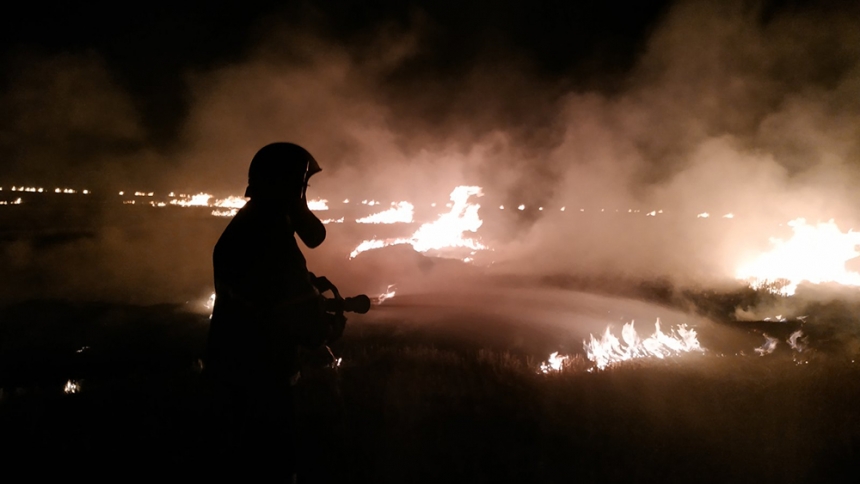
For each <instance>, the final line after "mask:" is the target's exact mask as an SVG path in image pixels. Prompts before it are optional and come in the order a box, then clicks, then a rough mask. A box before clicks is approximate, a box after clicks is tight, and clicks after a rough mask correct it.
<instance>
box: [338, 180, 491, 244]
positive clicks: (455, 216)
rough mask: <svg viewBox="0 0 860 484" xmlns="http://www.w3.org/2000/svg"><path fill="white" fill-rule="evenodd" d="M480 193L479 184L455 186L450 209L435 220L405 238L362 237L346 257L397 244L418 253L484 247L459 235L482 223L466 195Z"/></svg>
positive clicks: (480, 194)
mask: <svg viewBox="0 0 860 484" xmlns="http://www.w3.org/2000/svg"><path fill="white" fill-rule="evenodd" d="M483 195H484V194H483V192H482V190H481V187H475V186H459V187H457V188H455V189H454V191H452V192H451V197H450V199H451V202H452V204H451V210H450V211H449V212H448V213H445V214H442V215H440V216H439V218H438V219H437V220H436V221H435V222H430V223H426V224H424V225H422V226H421V227H419V228H418V230H417V231H415V233H414V234H412V236H411V237H408V238H396V239H386V240H379V239H371V240H365V241H364V242H362V243H361V244H359V245H358V247H356V248H355V249H354V250H353V251H352V252H351V253H350V254H349V258H350V259H352V258H355V257H356V256H357V255H358V254H360V253H362V252H365V251H368V250H372V249H380V248H382V247H387V246H390V245H398V244H410V245H412V247H413V248H414V249H415V250H417V251H418V252H427V251H429V250H439V249H445V248H454V247H460V248H469V249H472V250H473V251H474V250H481V249H485V248H486V247H485V246H483V245H482V244H481V243H479V242H477V241H475V240H473V239H470V238H464V237H463V232H466V231H469V232H476V231H477V230H478V228H480V227H481V225H482V224H483V221H482V220H481V218H480V217H479V216H478V209H480V208H481V206H480V205H477V204H472V203H469V198H470V197H472V196H479V197H480V196H483Z"/></svg>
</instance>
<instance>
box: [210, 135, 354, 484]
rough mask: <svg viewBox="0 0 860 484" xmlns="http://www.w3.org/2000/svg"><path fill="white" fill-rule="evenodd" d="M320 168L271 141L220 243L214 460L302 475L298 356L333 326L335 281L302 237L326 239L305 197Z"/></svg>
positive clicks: (213, 343) (313, 241)
mask: <svg viewBox="0 0 860 484" xmlns="http://www.w3.org/2000/svg"><path fill="white" fill-rule="evenodd" d="M320 171H321V169H320V166H319V164H318V163H317V161H316V160H315V159H314V157H313V156H311V154H310V153H309V152H308V151H307V150H305V149H304V148H302V147H300V146H298V145H296V144H292V143H283V142H279V143H272V144H269V145H267V146H264V147H263V148H262V149H260V150H259V151H258V152H257V154H256V155H255V156H254V158H253V159H252V161H251V165H250V168H249V171H248V188H247V191H246V192H245V196H246V197H248V198H249V201H248V202H247V204H246V205H245V206H244V207H243V208H242V209H241V210H239V212H238V213H237V214H236V216H235V217H234V218H233V220H232V221H231V222H230V224H229V225H228V226H227V228H226V229H225V230H224V232H223V234H222V235H221V237H220V239H219V240H218V243H217V244H216V245H215V250H214V254H213V265H214V275H215V295H216V298H215V307H214V309H213V312H212V320H211V325H210V329H209V335H208V341H207V349H206V361H205V373H206V374H207V375H208V380H209V381H211V382H212V383H213V385H214V388H215V389H216V395H217V400H218V402H219V405H218V408H219V411H218V412H216V415H218V417H216V420H217V421H216V422H215V425H214V426H215V433H214V434H213V442H212V443H211V445H212V446H214V447H213V448H214V449H215V451H214V452H213V455H216V456H219V457H218V459H219V460H220V462H216V463H215V464H216V465H220V464H229V463H236V464H237V465H240V466H242V467H244V468H245V469H254V470H255V471H259V472H261V473H262V472H263V471H265V470H267V469H268V470H272V469H274V470H277V472H278V474H279V475H282V476H283V475H284V473H285V472H287V473H289V474H287V475H293V476H294V475H295V474H294V472H295V468H296V463H295V461H294V460H295V455H296V452H295V450H296V449H295V434H296V422H295V417H294V411H293V388H292V384H294V383H295V381H296V378H297V376H298V370H299V365H298V357H297V352H298V348H299V346H308V347H313V346H315V345H317V346H318V345H320V344H322V343H323V342H324V341H325V339H326V334H327V332H328V331H330V328H327V327H325V324H324V321H323V320H324V318H322V315H323V314H324V313H323V308H322V306H321V305H322V300H321V298H320V291H324V290H325V289H326V286H327V285H329V283H328V281H327V280H326V279H325V278H316V277H315V276H314V275H313V274H312V273H310V272H309V271H308V268H307V264H306V261H305V258H304V256H303V254H302V251H301V250H300V248H299V245H298V243H297V240H296V237H295V235H298V238H299V239H301V241H302V242H303V243H304V245H306V246H307V247H309V248H315V247H318V246H319V245H320V244H322V242H323V241H324V240H325V237H326V230H325V225H323V223H322V222H321V221H320V220H319V219H318V218H317V217H316V216H315V215H314V214H313V213H312V212H311V211H310V209H309V208H308V205H307V195H306V193H307V187H308V180H309V179H310V177H311V176H313V175H314V174H316V173H318V172H320ZM341 330H342V328H341ZM276 475H277V474H276Z"/></svg>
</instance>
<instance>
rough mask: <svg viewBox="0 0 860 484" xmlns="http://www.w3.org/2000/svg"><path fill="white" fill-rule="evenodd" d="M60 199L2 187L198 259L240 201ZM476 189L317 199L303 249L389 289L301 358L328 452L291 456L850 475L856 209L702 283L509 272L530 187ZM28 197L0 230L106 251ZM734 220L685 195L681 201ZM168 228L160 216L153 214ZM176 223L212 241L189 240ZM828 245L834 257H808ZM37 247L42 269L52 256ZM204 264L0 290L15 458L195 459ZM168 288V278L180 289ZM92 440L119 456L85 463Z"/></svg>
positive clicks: (364, 288) (594, 478)
mask: <svg viewBox="0 0 860 484" xmlns="http://www.w3.org/2000/svg"><path fill="white" fill-rule="evenodd" d="M17 191H18V187H16V192H17ZM48 196H51V197H59V196H61V194H60V192H56V191H53V192H49V191H46V190H43V194H42V195H39V192H38V190H36V191H26V190H25V191H24V194H23V196H22V202H21V203H20V204H17V205H15V206H14V207H7V208H10V209H12V210H28V209H29V210H32V211H33V212H30V214H32V213H42V214H52V213H54V212H56V211H65V212H64V213H67V214H69V215H74V214H75V213H78V214H80V213H87V212H88V211H95V212H100V216H101V217H103V219H104V220H109V221H110V223H111V227H112V228H111V229H110V230H109V231H107V232H108V233H110V234H111V237H115V238H118V239H119V240H125V241H132V240H134V236H135V235H137V236H141V235H143V236H144V239H143V240H140V241H138V243H139V244H141V245H147V244H153V243H154V244H160V245H156V248H157V251H163V250H167V247H172V250H174V251H176V254H177V256H179V257H183V258H191V257H196V258H199V259H200V262H199V263H200V265H201V267H200V272H201V273H204V272H206V271H207V270H208V269H209V268H208V266H207V264H208V260H205V259H208V254H209V251H207V250H206V247H211V244H213V243H214V240H215V239H216V238H217V236H218V234H219V233H220V231H221V230H222V229H223V227H224V224H225V223H226V221H227V220H229V219H228V218H225V217H224V216H223V214H222V212H221V211H222V210H235V209H238V208H240V207H241V205H242V202H244V200H243V199H241V198H239V197H229V198H224V199H218V198H216V197H212V196H210V195H195V196H180V195H176V194H170V195H168V196H167V198H166V201H165V202H161V201H159V200H157V199H156V195H155V194H153V195H149V194H148V193H144V192H139V194H138V195H134V196H132V197H126V196H125V195H124V194H120V195H111V196H110V197H102V198H99V199H98V200H97V203H95V205H93V203H94V202H93V199H90V198H87V197H86V196H84V195H83V194H82V193H77V194H68V193H67V194H64V196H78V197H80V198H78V199H75V200H74V201H73V202H68V200H69V199H65V200H62V199H56V198H54V199H48V198H45V197H48ZM87 196H95V194H87ZM40 197H41V198H40ZM485 197H487V194H485V193H483V190H482V189H481V188H480V187H475V186H461V187H456V188H454V189H453V190H452V191H451V193H450V197H449V199H448V200H440V201H439V202H433V205H434V206H427V207H423V208H424V210H422V209H420V208H419V205H418V204H417V203H413V202H410V201H406V200H402V201H393V202H378V201H375V200H363V201H359V202H358V203H354V202H351V201H349V200H346V199H342V201H341V202H339V203H334V202H332V201H331V200H324V199H316V200H314V201H313V202H312V208H313V209H314V210H315V211H316V213H317V215H318V216H320V218H321V219H323V220H324V221H326V223H327V227H328V228H329V233H330V235H329V237H330V238H331V241H330V242H327V244H330V245H331V248H329V249H327V252H323V253H322V255H320V256H315V255H314V254H313V253H311V254H309V263H310V264H311V265H312V267H314V268H316V267H321V268H322V270H321V271H320V273H324V274H326V275H327V276H329V277H330V278H331V279H332V280H335V281H338V282H337V283H338V284H339V285H340V286H341V289H342V291H343V292H344V293H347V294H351V293H357V292H367V293H369V295H371V296H373V301H374V303H373V307H372V309H371V311H370V312H369V313H367V314H365V315H354V316H351V317H350V323H349V325H348V330H347V333H346V336H345V337H344V339H343V340H342V341H340V342H338V344H337V345H336V346H335V347H334V348H333V350H334V352H335V354H336V355H337V356H338V358H339V359H338V366H337V367H336V368H329V369H322V370H320V369H316V370H310V369H309V370H308V372H307V373H306V378H305V379H304V380H303V381H302V382H301V383H300V385H299V386H298V387H297V391H298V392H299V395H300V398H299V401H298V405H299V408H298V412H299V414H300V417H301V422H302V426H303V429H302V430H303V436H304V437H303V438H305V439H307V441H308V442H310V443H312V445H309V446H308V449H313V450H308V451H307V454H306V455H303V456H302V462H303V464H302V465H303V466H305V468H304V472H306V475H309V476H314V477H313V479H315V480H318V481H320V482H328V481H331V480H334V479H336V480H340V481H344V480H346V481H350V480H352V481H355V482H397V481H404V480H405V481H412V482H416V481H420V482H438V481H439V480H446V479H447V480H454V481H466V480H469V481H471V480H487V481H510V480H512V479H513V480H517V481H537V482H557V481H569V480H578V481H585V482H629V481H630V480H631V479H633V480H645V481H653V480H656V479H659V480H663V481H669V482H689V481H691V480H696V481H708V482H727V481H738V480H764V481H777V480H778V481H781V482H808V481H810V480H818V479H819V478H820V479H823V480H826V481H829V482H834V481H841V480H845V481H852V479H851V478H850V477H847V476H854V475H856V472H857V471H858V467H857V464H856V459H855V456H856V446H857V442H858V440H857V439H858V438H860V426H858V422H860V410H858V409H860V405H858V404H860V386H858V385H857V384H856V382H857V381H860V380H858V377H860V366H856V365H855V359H856V358H858V357H860V321H858V319H857V316H856V315H857V314H860V313H858V311H860V293H858V292H857V291H858V289H857V288H856V287H854V282H853V281H854V278H855V277H856V276H857V274H856V273H855V272H852V271H850V269H849V268H848V267H850V262H851V260H852V259H853V258H854V257H856V256H857V253H856V252H853V250H854V247H855V246H856V240H855V239H854V237H855V234H854V233H853V232H851V231H843V230H841V229H840V228H839V227H838V226H837V225H836V224H835V223H834V222H828V223H821V224H817V225H811V224H807V223H805V222H804V221H802V220H794V221H791V222H789V223H788V224H787V226H788V227H789V228H790V232H791V233H789V234H788V236H787V237H785V238H776V237H774V238H772V239H771V240H770V241H769V244H770V246H769V247H767V248H765V249H764V250H763V251H762V252H761V253H760V254H759V255H758V256H757V257H755V258H751V259H749V261H747V260H746V259H744V260H743V261H741V260H740V259H739V263H738V269H737V271H736V274H735V277H734V279H733V280H728V281H723V282H722V283H721V284H719V285H716V284H715V285H713V286H704V285H692V284H690V285H682V284H679V283H677V282H674V281H671V280H669V279H664V278H643V277H630V276H625V275H624V274H610V273H606V274H603V275H597V274H588V273H584V274H580V275H576V274H570V273H567V274H565V273H547V274H543V275H540V274H534V273H532V274H523V273H521V272H516V271H513V272H512V271H510V270H509V267H510V266H509V265H508V264H509V262H508V261H506V260H505V259H504V254H499V252H500V248H503V247H504V245H501V244H500V242H499V240H500V239H495V240H494V239H493V238H492V237H483V233H484V232H483V230H486V229H490V231H492V229H493V224H496V226H497V227H503V226H508V225H507V224H509V223H512V222H511V220H506V219H505V218H504V217H505V216H506V215H504V214H507V213H512V214H513V215H512V216H513V217H517V216H520V215H522V214H523V213H524V212H526V208H525V207H523V208H522V209H519V208H516V207H515V208H514V211H513V212H511V211H510V210H509V209H507V208H502V207H500V206H492V205H490V206H488V205H489V204H484V203H483V201H484V200H485ZM57 200H61V201H62V202H63V204H65V205H62V208H58V206H57V205H55V203H56V202H57ZM129 200H131V201H134V202H135V203H127V202H128V201H129ZM223 200H230V202H229V204H230V205H227V204H226V203H225V202H224V201H223ZM141 202H142V203H141ZM506 210H508V212H506ZM549 210H556V211H557V212H558V215H562V214H564V216H568V217H570V218H569V221H570V222H569V223H581V224H592V223H597V222H595V221H594V219H598V222H599V223H600V224H602V225H607V224H610V225H611V224H627V225H629V226H634V227H638V228H637V230H639V232H638V233H637V234H636V235H638V236H641V237H643V238H648V237H650V236H651V235H652V234H649V233H648V231H647V230H656V231H662V230H664V228H665V226H664V225H660V224H659V223H655V224H653V225H652V226H650V227H647V226H642V225H637V222H638V221H639V220H647V221H649V222H659V217H660V216H666V217H667V216H670V215H671V214H668V213H666V212H663V213H660V212H657V211H654V212H653V213H652V212H651V211H647V212H644V211H643V210H636V211H634V210H630V211H628V212H618V213H617V214H616V213H614V212H613V213H611V214H607V213H606V212H602V213H601V212H597V213H594V214H587V213H585V212H584V211H579V210H578V209H577V210H572V209H569V208H567V207H564V210H562V207H538V209H537V211H538V212H547V211H549ZM22 215H23V214H20V213H18V214H17V215H16V213H15V212H11V211H10V212H6V213H4V216H6V217H9V218H8V220H10V223H9V224H8V225H7V227H16V225H15V224H16V223H17V224H18V225H17V229H15V230H14V231H13V230H11V229H9V230H7V231H6V232H5V240H4V242H3V243H4V245H5V247H6V248H7V250H11V249H12V248H13V247H15V246H16V244H25V243H26V244H27V245H28V246H29V247H30V249H29V250H31V251H33V253H34V254H37V255H38V257H36V256H35V255H34V256H33V257H34V259H33V260H37V259H38V258H44V260H50V261H56V260H59V258H60V257H68V256H69V255H70V254H75V256H76V257H80V258H81V259H82V261H83V262H84V263H90V264H98V263H97V262H96V261H95V260H94V259H87V258H88V257H92V255H91V254H90V253H88V252H89V251H93V252H92V254H99V255H103V254H105V253H106V251H105V250H103V247H100V246H101V245H102V244H105V243H107V241H108V240H109V239H105V238H104V237H105V233H104V232H105V229H104V228H87V227H86V224H82V223H81V222H76V223H78V224H79V225H78V226H76V227H74V228H72V227H67V228H64V229H58V227H61V225H53V226H50V227H51V230H50V231H49V230H48V228H47V227H39V226H37V225H36V224H33V222H32V220H33V218H31V217H26V216H24V217H22V218H21V219H16V218H15V217H16V216H18V217H21V216H22ZM738 216H740V214H738ZM589 217H591V218H589ZM64 218H66V217H64ZM601 218H602V220H601ZM66 219H67V220H68V218H66ZM25 221H26V222H25ZM732 221H733V219H729V218H723V217H719V218H717V217H714V218H706V217H696V216H695V215H693V216H691V217H689V223H690V224H703V223H705V224H721V226H723V227H724V226H725V225H726V224H731V223H732ZM142 227H143V228H144V229H142ZM155 228H159V229H160V230H158V231H157V232H155V233H156V234H157V235H158V236H157V237H150V236H149V235H147V233H148V231H151V230H154V229H155ZM177 230H183V232H182V234H187V233H191V232H193V233H195V234H196V236H197V237H198V238H199V239H200V242H199V243H197V244H195V245H194V246H193V247H191V248H188V249H186V250H183V249H182V247H175V246H174V245H173V244H174V242H173V240H175V239H174V238H172V237H171V233H175V231H177ZM182 236H183V237H184V236H185V235H182ZM162 237H163V238H166V239H167V240H166V241H163V242H158V238H162ZM93 246H96V247H99V250H97V251H96V250H94V249H92V247H93ZM840 248H841V249H840ZM848 248H851V250H848ZM139 250H141V251H142V249H141V248H140V246H138V245H135V246H134V250H133V252H134V253H138V254H141V253H145V252H138V251H139ZM502 250H504V249H502ZM198 251H199V252H198ZM819 252H822V253H826V254H827V255H828V257H830V258H833V259H834V262H831V263H829V265H824V264H823V262H819V263H813V264H810V263H809V262H808V260H809V259H808V258H809V257H813V256H811V255H810V254H816V253H819ZM123 253H124V254H126V255H128V253H127V252H123ZM152 253H153V254H157V253H158V252H152ZM7 254H8V252H7ZM836 258H842V260H841V261H835V259H836ZM186 260H188V259H186ZM111 263H114V262H111ZM158 263H164V262H158ZM846 263H847V264H849V265H846ZM187 265H188V262H186V266H187ZM828 267H829V268H830V269H831V271H830V272H825V271H824V270H825V269H826V268H828ZM32 269H33V268H32V267H31V270H32ZM103 269H104V267H103V266H102V270H103ZM6 270H7V271H8V270H10V269H9V266H7V269H6ZM41 270H42V271H44V272H42V273H40V274H38V275H39V277H40V278H45V277H49V276H51V275H52V276H53V277H58V276H61V275H62V274H58V273H56V272H54V273H51V272H50V271H47V269H46V268H42V269H41ZM808 271H811V272H808ZM7 277H9V278H12V279H14V278H15V277H17V278H18V285H19V289H20V290H22V291H23V290H24V289H26V287H27V284H28V283H29V282H30V281H31V280H30V279H28V276H27V275H26V274H23V273H19V274H15V275H10V274H7ZM42 280H44V279H42ZM206 280H208V278H201V281H200V283H199V284H198V285H197V286H196V287H195V288H194V289H193V290H192V291H189V292H188V293H187V295H182V293H181V291H180V290H178V289H177V288H181V287H182V286H181V285H173V284H171V283H170V281H169V280H161V281H156V282H153V284H158V285H162V286H164V287H161V288H156V289H153V290H152V291H151V292H150V293H149V296H148V297H152V298H155V301H157V300H158V298H164V300H163V301H161V302H160V303H159V304H153V302H150V301H143V302H141V303H134V304H131V303H128V302H118V301H110V300H104V301H98V300H97V299H94V298H92V297H89V298H88V297H87V296H86V294H88V291H91V288H79V287H75V288H71V289H73V290H75V291H81V292H79V295H78V296H74V295H73V294H72V293H57V294H54V295H51V297H42V298H18V299H17V300H14V299H10V300H9V301H7V302H6V303H5V305H4V306H3V308H2V310H0V321H2V327H0V330H2V336H3V337H2V341H3V344H2V347H0V368H2V372H0V388H2V390H0V391H2V393H0V409H2V412H0V416H2V419H3V428H4V429H5V430H4V439H5V441H6V442H7V443H9V444H10V445H11V447H12V450H11V452H10V453H9V454H8V455H10V456H15V458H16V459H23V460H29V461H31V462H34V463H35V462H39V461H40V460H41V459H44V458H50V459H51V460H52V461H53V462H56V463H57V464H58V465H63V466H66V467H68V468H77V469H81V468H87V467H89V466H92V467H93V468H92V469H91V471H92V472H93V473H100V472H104V471H106V470H107V469H114V468H120V467H121V466H138V465H141V462H161V463H169V464H170V465H175V466H179V467H180V468H182V469H187V470H193V469H194V464H193V463H194V462H197V461H198V460H199V459H202V458H205V456H206V453H207V449H208V445H211V441H212V439H216V440H217V435H213V434H212V432H213V429H212V427H211V421H209V420H208V419H209V418H211V415H213V414H212V413H211V412H213V410H212V408H211V403H210V400H209V397H208V394H207V389H206V386H205V384H204V383H203V381H202V380H201V376H200V370H201V366H200V363H199V358H200V357H201V356H202V349H203V347H204V342H205V337H206V332H207V329H208V312H209V310H210V309H211V303H212V301H211V298H210V297H209V296H208V294H209V293H210V292H211V288H210V286H208V284H207V283H206V282H205V281H206ZM60 286H61V285H59V284H58V286H57V287H60ZM120 286H121V287H120V288H119V289H122V287H127V286H128V283H127V281H126V282H124V283H123V284H121V285H120ZM65 289H66V290H69V289H70V288H68V287H66V288H65ZM165 289H166V290H169V291H176V292H173V293H172V297H173V298H171V297H164V295H163V294H164V292H163V291H164V290H165ZM13 294H14V292H11V291H10V292H7V297H9V296H11V295H13ZM89 294H92V293H91V292H89ZM120 294H121V293H115V297H121V296H120ZM175 296H180V297H181V298H185V300H177V299H176V298H175ZM309 368H310V367H309ZM92 455H99V456H102V457H101V458H102V459H105V461H110V462H112V464H110V465H107V466H103V465H100V464H87V463H88V462H90V459H91V456H92ZM441 462H443V463H444V465H441V464H440V463H441ZM87 472H88V473H89V472H90V470H87ZM703 476H704V477H703Z"/></svg>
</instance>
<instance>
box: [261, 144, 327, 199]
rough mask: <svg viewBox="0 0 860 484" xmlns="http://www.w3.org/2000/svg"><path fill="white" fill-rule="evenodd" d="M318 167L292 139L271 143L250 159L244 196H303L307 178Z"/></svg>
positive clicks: (315, 161) (312, 158)
mask: <svg viewBox="0 0 860 484" xmlns="http://www.w3.org/2000/svg"><path fill="white" fill-rule="evenodd" d="M320 171H322V168H320V165H319V163H317V160H316V159H314V157H313V156H312V155H311V154H310V153H309V152H308V150H306V149H304V148H302V147H301V146H299V145H297V144H293V143H283V142H279V143H271V144H268V145H266V146H264V147H262V148H260V151H258V152H257V154H256V155H254V158H253V159H252V160H251V167H250V168H249V169H248V188H247V190H245V196H246V197H251V198H253V197H265V198H284V197H286V198H292V197H293V196H296V197H302V198H303V197H304V196H305V190H306V189H307V184H308V180H309V179H310V177H311V176H313V175H314V174H316V173H319V172H320Z"/></svg>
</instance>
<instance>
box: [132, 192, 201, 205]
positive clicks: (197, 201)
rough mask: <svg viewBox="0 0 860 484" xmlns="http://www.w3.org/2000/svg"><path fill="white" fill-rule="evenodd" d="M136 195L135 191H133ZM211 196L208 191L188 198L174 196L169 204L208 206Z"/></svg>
mask: <svg viewBox="0 0 860 484" xmlns="http://www.w3.org/2000/svg"><path fill="white" fill-rule="evenodd" d="M135 195H137V193H135ZM210 198H212V195H209V194H208V193H198V194H197V195H194V196H192V197H191V198H190V199H189V198H174V199H173V200H171V201H170V204H171V205H178V206H180V207H208V206H209V199H210Z"/></svg>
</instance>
